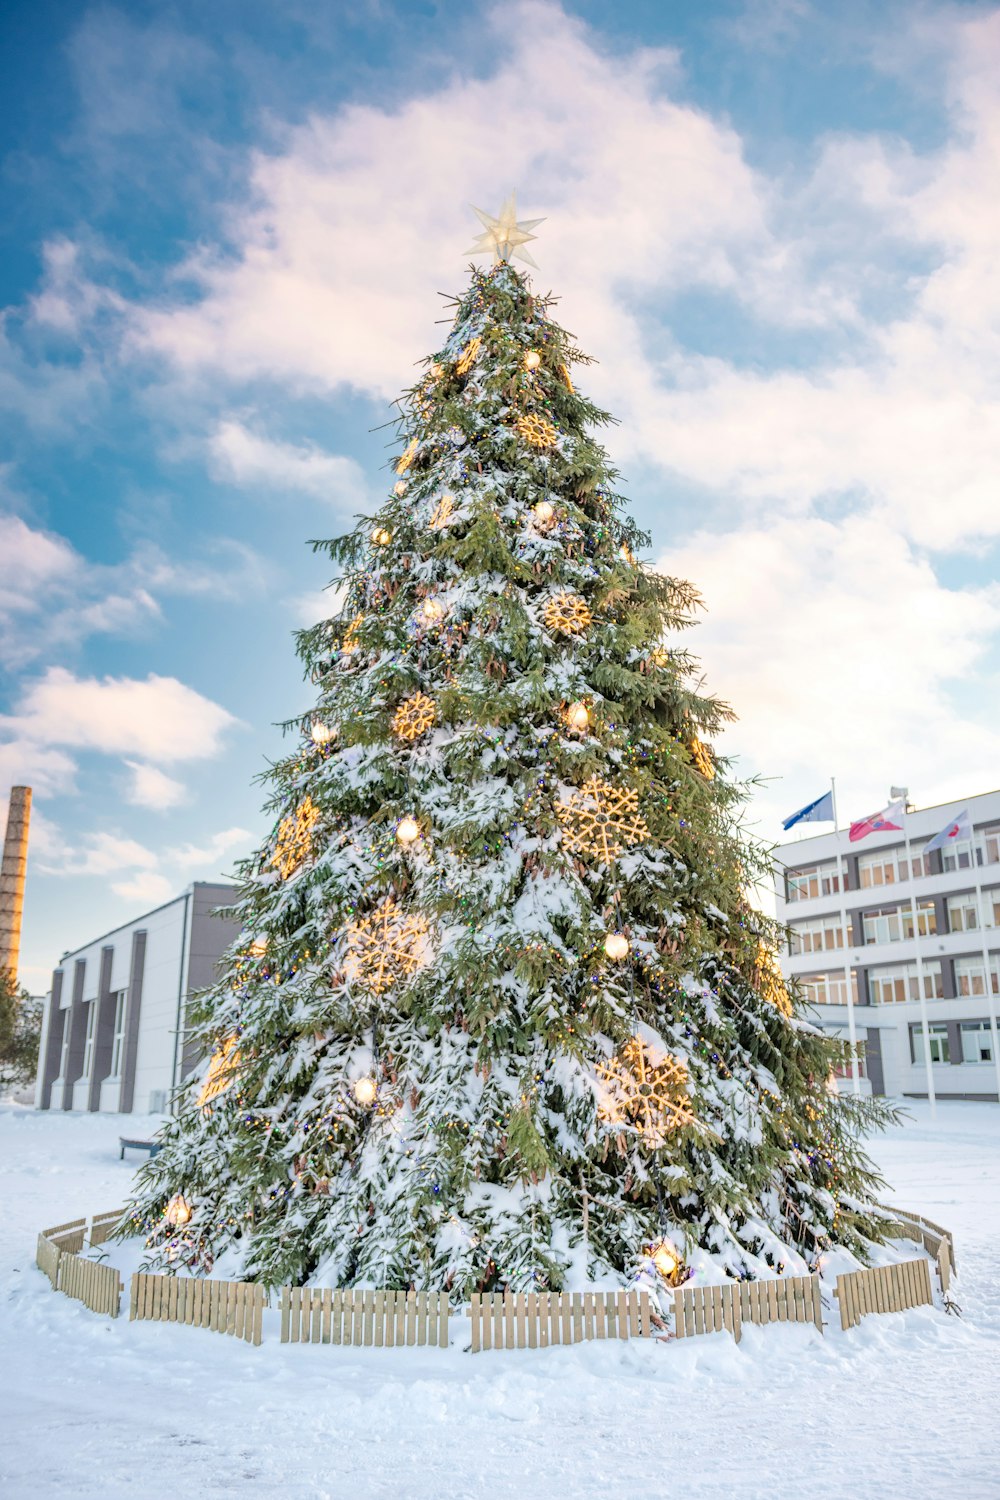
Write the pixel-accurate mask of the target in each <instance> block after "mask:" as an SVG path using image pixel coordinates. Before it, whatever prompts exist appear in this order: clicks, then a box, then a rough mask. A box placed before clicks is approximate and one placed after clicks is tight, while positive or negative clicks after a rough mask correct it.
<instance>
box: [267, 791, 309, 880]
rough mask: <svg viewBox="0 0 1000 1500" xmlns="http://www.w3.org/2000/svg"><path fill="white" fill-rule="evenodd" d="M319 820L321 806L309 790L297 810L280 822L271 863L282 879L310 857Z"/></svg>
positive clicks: (292, 873)
mask: <svg viewBox="0 0 1000 1500" xmlns="http://www.w3.org/2000/svg"><path fill="white" fill-rule="evenodd" d="M318 822H319V808H318V807H317V806H316V804H315V802H314V801H313V800H312V798H311V797H310V796H309V794H308V792H307V793H306V795H305V796H304V797H303V799H302V801H301V802H300V803H299V805H298V807H297V808H296V809H295V811H294V812H293V813H290V814H289V816H288V817H287V818H282V820H281V822H280V823H279V824H278V841H277V843H276V844H275V847H274V853H273V854H272V855H271V864H272V865H274V867H275V869H276V870H277V871H278V874H279V875H280V876H281V878H282V880H287V879H288V877H289V875H294V873H295V871H296V870H297V869H298V868H299V866H300V865H301V864H302V862H303V860H305V859H308V857H309V855H310V853H311V852H312V831H313V829H314V828H315V826H316V824H317V823H318Z"/></svg>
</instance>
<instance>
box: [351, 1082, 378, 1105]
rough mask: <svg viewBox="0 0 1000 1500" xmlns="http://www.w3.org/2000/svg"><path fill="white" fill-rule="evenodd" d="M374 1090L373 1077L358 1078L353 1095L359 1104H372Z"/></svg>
mask: <svg viewBox="0 0 1000 1500" xmlns="http://www.w3.org/2000/svg"><path fill="white" fill-rule="evenodd" d="M376 1092H377V1090H376V1088H375V1080H374V1078H359V1079H358V1081H357V1083H356V1084H355V1085H354V1097H355V1099H356V1100H357V1101H358V1103H359V1104H365V1105H368V1104H373V1103H374V1102H375V1094H376Z"/></svg>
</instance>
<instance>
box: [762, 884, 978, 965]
mask: <svg viewBox="0 0 1000 1500" xmlns="http://www.w3.org/2000/svg"><path fill="white" fill-rule="evenodd" d="M945 911H946V913H947V922H948V925H947V928H946V929H945V930H946V931H947V932H977V931H979V930H980V928H981V927H1000V888H998V889H995V890H990V891H983V898H982V908H981V909H980V907H979V905H978V904H977V901H976V895H975V892H974V891H965V892H963V893H962V894H961V895H958V896H949V897H948V899H947V901H946V902H945ZM845 923H846V925H845ZM861 927H862V933H863V939H862V940H863V942H864V943H866V944H868V943H900V942H903V941H904V940H905V939H907V938H912V937H913V933H914V920H913V905H912V904H911V903H910V902H907V903H906V904H905V905H902V906H881V907H875V908H873V909H872V910H871V911H866V912H862V914H861ZM937 930H938V924H937V909H936V907H935V905H934V901H933V899H932V898H931V897H924V898H922V899H921V900H920V901H918V902H917V903H916V931H917V933H918V935H919V936H920V937H932V936H933V935H934V934H936V933H937ZM853 946H854V938H853V927H852V925H851V921H850V919H849V918H848V917H846V916H845V914H843V913H841V912H828V913H827V914H826V915H825V916H822V917H812V918H811V919H808V920H806V921H804V922H795V923H794V924H793V925H792V926H791V928H790V929H789V937H788V951H789V953H790V954H791V955H792V957H793V958H795V957H797V956H798V955H799V954H800V953H823V952H827V951H829V950H830V949H833V948H850V947H853Z"/></svg>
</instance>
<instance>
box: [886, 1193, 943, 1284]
mask: <svg viewBox="0 0 1000 1500" xmlns="http://www.w3.org/2000/svg"><path fill="white" fill-rule="evenodd" d="M887 1212H888V1213H891V1214H893V1215H894V1217H895V1220H896V1224H897V1225H898V1227H899V1230H900V1235H899V1238H900V1239H906V1240H915V1241H916V1243H917V1244H918V1245H923V1247H924V1249H925V1250H926V1251H927V1254H928V1255H933V1257H934V1263H935V1265H936V1266H937V1273H938V1278H939V1280H940V1282H941V1292H942V1295H944V1296H946V1295H947V1292H948V1288H949V1287H950V1286H951V1273H952V1271H954V1269H955V1240H954V1237H953V1236H952V1233H951V1231H950V1230H949V1229H942V1228H941V1225H940V1224H935V1223H934V1222H933V1221H932V1220H931V1219H925V1218H924V1217H923V1215H922V1214H912V1213H910V1212H909V1211H908V1210H907V1209H904V1208H890V1209H888V1210H887Z"/></svg>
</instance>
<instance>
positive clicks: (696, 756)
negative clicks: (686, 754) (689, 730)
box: [688, 735, 715, 781]
mask: <svg viewBox="0 0 1000 1500" xmlns="http://www.w3.org/2000/svg"><path fill="white" fill-rule="evenodd" d="M688 749H689V750H690V752H691V759H692V760H693V761H694V768H695V770H696V771H697V772H698V773H699V774H700V775H702V776H704V778H705V780H706V781H711V780H712V778H713V777H714V775H715V761H714V760H713V759H712V752H711V750H709V748H708V746H707V745H703V744H702V742H701V740H700V739H699V738H698V736H697V735H695V736H694V738H693V739H692V741H691V743H690V744H689V745H688Z"/></svg>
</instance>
